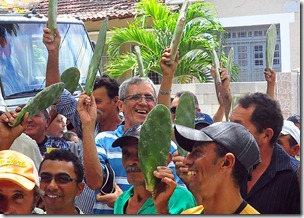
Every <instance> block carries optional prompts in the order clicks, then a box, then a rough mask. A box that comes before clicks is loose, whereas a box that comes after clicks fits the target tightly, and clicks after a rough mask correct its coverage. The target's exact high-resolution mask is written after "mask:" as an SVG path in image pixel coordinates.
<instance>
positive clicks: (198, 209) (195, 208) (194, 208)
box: [181, 205, 204, 214]
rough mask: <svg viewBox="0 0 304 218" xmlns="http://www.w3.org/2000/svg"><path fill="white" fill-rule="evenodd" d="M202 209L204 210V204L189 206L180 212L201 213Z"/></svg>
mask: <svg viewBox="0 0 304 218" xmlns="http://www.w3.org/2000/svg"><path fill="white" fill-rule="evenodd" d="M203 210H204V206H203V205H199V206H196V207H192V208H189V209H187V210H185V211H183V212H181V214H201V213H202V211H203Z"/></svg>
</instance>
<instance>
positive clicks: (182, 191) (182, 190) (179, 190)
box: [172, 185, 194, 200]
mask: <svg viewBox="0 0 304 218" xmlns="http://www.w3.org/2000/svg"><path fill="white" fill-rule="evenodd" d="M180 196H183V199H185V200H188V199H189V198H191V199H194V196H193V194H192V193H191V192H190V191H189V190H188V189H187V188H186V187H183V186H180V185H177V186H176V188H175V190H174V192H173V195H172V197H180Z"/></svg>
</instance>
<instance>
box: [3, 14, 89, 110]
mask: <svg viewBox="0 0 304 218" xmlns="http://www.w3.org/2000/svg"><path fill="white" fill-rule="evenodd" d="M46 22H47V18H46V17H40V16H38V15H35V14H32V13H29V12H28V13H26V14H16V13H4V14H3V12H2V13H0V31H3V30H4V29H6V30H7V29H11V30H13V31H11V32H9V33H8V32H7V31H4V32H5V38H6V41H7V43H6V45H5V47H2V44H3V43H1V42H0V86H1V89H0V110H1V111H5V110H6V107H7V108H8V109H9V110H10V109H15V108H16V106H18V105H21V104H26V103H27V102H28V101H29V99H30V98H31V97H33V96H35V95H36V94H37V93H38V92H39V91H41V90H42V89H43V88H44V87H45V71H46V63H47V58H48V53H47V49H46V47H45V45H44V44H43V42H42V36H43V28H44V27H46ZM57 25H58V29H59V32H60V35H61V47H60V54H59V56H60V58H59V70H60V72H61V73H62V72H63V71H64V70H66V69H68V68H70V67H77V68H78V69H79V70H80V72H81V76H80V81H79V82H80V83H81V84H82V85H84V82H85V79H86V74H87V71H88V68H89V64H90V61H91V58H92V56H93V46H92V43H91V41H90V39H89V36H88V33H87V31H86V28H85V26H84V24H83V22H82V21H81V20H78V19H60V18H58V19H57ZM7 27H8V28H7ZM14 31H15V34H14ZM0 40H3V39H1V38H0ZM2 42H3V41H2ZM79 93H80V91H79V90H76V91H75V93H74V94H75V95H77V94H79Z"/></svg>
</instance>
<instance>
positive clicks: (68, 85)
mask: <svg viewBox="0 0 304 218" xmlns="http://www.w3.org/2000/svg"><path fill="white" fill-rule="evenodd" d="M79 79H80V71H79V70H78V68H76V67H70V68H68V69H66V70H65V71H63V73H62V74H61V82H63V83H64V84H65V89H67V90H68V91H69V92H70V93H71V94H73V93H74V92H75V90H76V89H77V86H78V84H79Z"/></svg>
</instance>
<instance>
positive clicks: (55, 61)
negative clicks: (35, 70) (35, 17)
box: [42, 28, 61, 86]
mask: <svg viewBox="0 0 304 218" xmlns="http://www.w3.org/2000/svg"><path fill="white" fill-rule="evenodd" d="M42 41H43V43H44V45H45V46H46V48H47V50H48V60H47V66H46V84H45V86H49V85H52V84H54V83H57V82H60V73H59V46H60V41H61V37H60V34H59V31H58V29H57V28H56V29H55V37H54V39H53V38H52V36H51V30H50V29H49V28H43V40H42Z"/></svg>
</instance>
